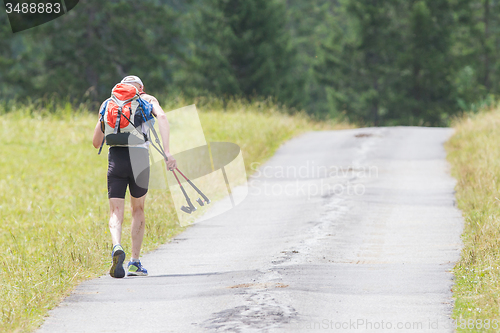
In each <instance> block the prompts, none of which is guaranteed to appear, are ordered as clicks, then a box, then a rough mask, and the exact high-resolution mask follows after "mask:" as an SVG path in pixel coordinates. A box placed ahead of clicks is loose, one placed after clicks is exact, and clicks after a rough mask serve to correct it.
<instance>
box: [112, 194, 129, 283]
mask: <svg viewBox="0 0 500 333" xmlns="http://www.w3.org/2000/svg"><path fill="white" fill-rule="evenodd" d="M124 208H125V199H120V198H110V199H109V210H110V217H109V232H110V233H111V240H112V241H113V252H112V260H113V264H112V265H111V268H110V270H109V275H111V276H112V277H114V278H122V277H124V276H125V269H123V262H124V261H125V251H123V248H122V246H121V245H120V242H121V238H122V224H123V212H124Z"/></svg>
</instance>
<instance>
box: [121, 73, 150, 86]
mask: <svg viewBox="0 0 500 333" xmlns="http://www.w3.org/2000/svg"><path fill="white" fill-rule="evenodd" d="M121 83H139V84H140V85H141V86H143V87H144V84H143V83H142V81H141V79H140V78H139V77H138V76H135V75H129V76H125V77H124V78H123V80H122V82H121Z"/></svg>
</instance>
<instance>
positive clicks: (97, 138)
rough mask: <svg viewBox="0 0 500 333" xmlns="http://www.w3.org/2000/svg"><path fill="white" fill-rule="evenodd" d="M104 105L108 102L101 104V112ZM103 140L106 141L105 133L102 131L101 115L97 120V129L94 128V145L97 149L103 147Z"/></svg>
mask: <svg viewBox="0 0 500 333" xmlns="http://www.w3.org/2000/svg"><path fill="white" fill-rule="evenodd" d="M104 103H106V102H103V103H102V104H101V107H100V108H99V111H101V110H102V107H103V106H104ZM103 139H104V133H103V132H102V129H101V115H99V119H98V120H97V124H96V125H95V128H94V137H93V138H92V144H93V145H94V147H95V148H97V149H99V148H100V147H101V144H102V140H103Z"/></svg>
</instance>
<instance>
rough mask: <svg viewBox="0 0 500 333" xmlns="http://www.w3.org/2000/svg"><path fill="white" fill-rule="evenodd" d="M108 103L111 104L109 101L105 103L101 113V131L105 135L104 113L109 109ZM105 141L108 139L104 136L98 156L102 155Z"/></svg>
mask: <svg viewBox="0 0 500 333" xmlns="http://www.w3.org/2000/svg"><path fill="white" fill-rule="evenodd" d="M108 103H109V99H108V100H107V101H106V102H105V103H104V105H103V107H102V109H101V110H100V111H99V114H100V115H101V117H100V118H99V119H100V121H101V131H102V132H103V133H104V113H105V112H106V108H107V107H108ZM105 141H106V137H105V136H104V137H103V138H102V142H101V146H100V147H99V152H98V153H97V155H101V151H102V146H104V142H105Z"/></svg>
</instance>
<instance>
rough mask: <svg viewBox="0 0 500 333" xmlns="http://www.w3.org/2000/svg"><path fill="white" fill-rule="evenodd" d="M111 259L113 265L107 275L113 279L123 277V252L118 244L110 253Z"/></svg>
mask: <svg viewBox="0 0 500 333" xmlns="http://www.w3.org/2000/svg"><path fill="white" fill-rule="evenodd" d="M111 257H112V258H113V264H112V265H111V269H110V270H109V275H111V276H112V277H114V278H122V277H124V276H125V270H124V269H123V262H124V261H125V251H123V247H122V246H121V245H120V244H117V245H115V246H114V247H113V252H112V253H111Z"/></svg>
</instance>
